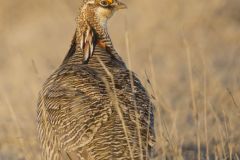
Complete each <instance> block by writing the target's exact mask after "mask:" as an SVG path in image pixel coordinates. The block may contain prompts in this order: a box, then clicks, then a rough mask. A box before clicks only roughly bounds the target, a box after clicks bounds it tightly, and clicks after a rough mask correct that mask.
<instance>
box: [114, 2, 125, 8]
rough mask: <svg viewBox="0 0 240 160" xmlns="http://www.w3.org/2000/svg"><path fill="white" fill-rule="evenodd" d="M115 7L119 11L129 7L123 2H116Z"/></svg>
mask: <svg viewBox="0 0 240 160" xmlns="http://www.w3.org/2000/svg"><path fill="white" fill-rule="evenodd" d="M115 7H116V9H117V10H118V9H127V5H126V4H124V3H122V2H119V1H117V2H116V4H115Z"/></svg>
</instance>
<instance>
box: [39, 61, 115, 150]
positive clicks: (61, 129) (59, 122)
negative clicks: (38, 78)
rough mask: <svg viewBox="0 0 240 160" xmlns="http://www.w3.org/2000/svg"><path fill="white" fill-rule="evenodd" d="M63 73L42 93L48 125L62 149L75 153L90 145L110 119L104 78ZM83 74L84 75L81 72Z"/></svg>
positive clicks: (84, 72)
mask: <svg viewBox="0 0 240 160" xmlns="http://www.w3.org/2000/svg"><path fill="white" fill-rule="evenodd" d="M74 68H77V67H76V66H75V67H69V68H68V69H64V70H61V71H60V72H58V73H57V76H56V75H55V78H53V79H52V80H51V78H50V80H48V81H49V82H51V83H49V84H48V83H46V84H45V86H46V87H45V89H44V91H43V94H44V95H43V102H42V103H43V105H44V108H45V110H46V119H47V123H49V124H50V126H51V128H52V130H53V134H55V135H56V138H57V139H58V141H59V142H60V144H61V146H62V148H64V150H66V151H69V152H74V151H76V150H78V149H79V148H81V147H84V146H85V145H87V144H88V143H89V142H90V141H91V140H92V139H93V137H94V135H95V134H97V131H98V130H99V128H100V127H101V126H102V125H103V124H104V123H105V122H106V121H107V120H108V118H109V116H110V115H111V112H112V111H111V107H110V104H111V102H110V100H109V99H108V96H107V94H108V93H107V90H106V89H105V85H104V83H103V82H102V80H101V78H99V77H98V76H96V73H94V72H93V71H91V70H90V69H88V68H81V69H79V68H78V69H77V70H76V69H74ZM79 70H81V72H79Z"/></svg>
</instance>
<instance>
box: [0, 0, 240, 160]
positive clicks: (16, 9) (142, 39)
mask: <svg viewBox="0 0 240 160" xmlns="http://www.w3.org/2000/svg"><path fill="white" fill-rule="evenodd" d="M79 1H80V0H51V1H49V0H34V1H32V0H21V1H20V0H11V1H4V0H0V4H1V5H0V73H1V75H0V160H25V159H27V160H32V159H34V160H39V159H40V150H39V144H38V140H37V135H36V101H37V96H38V91H39V90H40V88H41V85H42V84H43V82H44V81H45V80H46V78H47V77H48V76H49V75H50V74H51V73H52V72H53V71H54V70H55V69H56V68H57V67H58V66H59V65H60V64H61V62H62V60H63V58H64V56H65V54H66V53H67V51H68V49H69V46H70V42H71V39H72V36H73V33H74V31H75V26H76V25H75V17H76V16H77V13H78V6H79ZM124 2H125V3H126V4H127V5H128V9H127V10H125V11H120V12H118V13H116V14H115V16H113V18H112V19H111V20H110V22H109V30H110V35H111V37H112V40H113V43H114V46H115V48H116V50H117V51H118V52H119V54H120V56H122V57H123V59H124V60H125V61H126V63H127V64H129V62H131V66H130V67H131V68H132V70H133V71H135V72H136V73H137V74H138V76H139V77H140V79H141V80H142V82H143V83H144V84H145V85H146V87H147V88H148V89H149V92H150V93H151V94H152V95H153V96H154V97H155V100H154V102H155V103H156V108H157V109H156V125H157V131H158V132H157V145H156V148H157V151H158V152H159V153H160V154H159V155H158V157H157V158H156V159H167V158H166V157H168V159H187V160H188V159H189V160H195V159H198V160H200V159H204V160H205V159H207V160H208V159H211V160H212V159H214V160H215V159H219V160H222V159H226V160H227V159H229V160H231V159H236V160H239V159H240V52H239V50H240V1H239V0H211V1H209V0H201V1H197V0H195V1H193V0H181V1H179V0H171V1H169V0H151V1H149V0H141V1H139V0H125V1H124ZM127 39H129V46H130V47H129V50H130V56H128V55H127V48H126V40H127ZM148 78H149V79H150V81H151V84H152V87H151V86H150V85H149V84H147V79H148ZM152 88H153V89H152Z"/></svg>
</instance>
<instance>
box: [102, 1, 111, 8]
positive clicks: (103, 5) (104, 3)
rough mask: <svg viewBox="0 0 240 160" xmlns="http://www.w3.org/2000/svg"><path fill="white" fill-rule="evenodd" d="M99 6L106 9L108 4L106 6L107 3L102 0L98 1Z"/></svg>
mask: <svg viewBox="0 0 240 160" xmlns="http://www.w3.org/2000/svg"><path fill="white" fill-rule="evenodd" d="M100 5H101V6H102V7H107V6H108V5H109V4H108V2H107V1H105V0H102V1H100Z"/></svg>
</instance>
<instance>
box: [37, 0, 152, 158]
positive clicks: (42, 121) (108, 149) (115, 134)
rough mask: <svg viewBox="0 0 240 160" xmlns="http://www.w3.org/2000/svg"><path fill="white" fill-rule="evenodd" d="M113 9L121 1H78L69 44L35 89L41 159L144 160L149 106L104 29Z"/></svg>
mask: <svg viewBox="0 0 240 160" xmlns="http://www.w3.org/2000/svg"><path fill="white" fill-rule="evenodd" d="M102 1H104V2H102ZM105 2H106V3H105ZM105 4H106V5H105ZM117 8H124V4H123V3H121V2H118V1H117V0H115V1H111V0H88V1H85V2H84V5H83V6H82V8H81V11H80V16H79V17H78V20H77V23H78V25H77V30H76V32H75V35H74V38H73V41H72V45H71V48H70V50H69V52H68V54H67V56H66V57H65V59H64V61H63V63H62V65H61V66H60V67H59V68H58V69H57V70H56V71H55V72H54V73H53V74H52V75H51V76H50V77H49V78H48V80H47V81H46V82H45V84H44V86H43V89H42V90H41V92H40V95H39V101H38V107H37V111H38V112H37V114H38V115H37V121H38V131H39V137H40V141H41V145H42V151H43V158H44V159H47V160H61V159H79V160H82V159H86V160H108V159H119V160H120V159H124V160H128V159H136V160H140V159H144V160H146V159H149V152H150V150H151V149H152V147H153V142H154V139H155V137H154V124H153V122H154V119H153V117H154V116H153V109H154V106H153V104H152V103H151V100H150V98H149V96H148V94H147V92H146V91H145V89H144V87H143V86H142V84H141V82H140V81H139V79H138V78H137V77H136V76H135V74H134V73H132V72H131V71H129V70H128V69H127V67H126V66H125V64H124V62H123V61H122V59H121V58H120V57H119V56H118V54H117V52H116V51H115V50H114V47H113V45H112V42H111V39H110V37H109V35H108V33H107V27H106V24H105V23H106V21H107V19H108V18H110V16H111V15H112V14H113V12H114V11H115V10H116V9H117ZM132 85H133V87H132Z"/></svg>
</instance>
